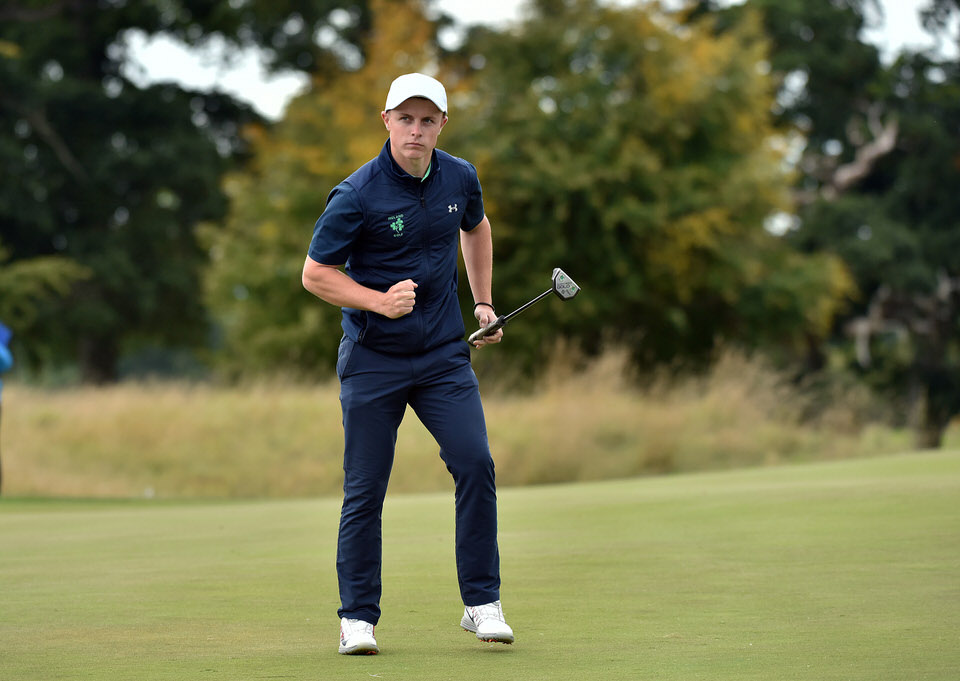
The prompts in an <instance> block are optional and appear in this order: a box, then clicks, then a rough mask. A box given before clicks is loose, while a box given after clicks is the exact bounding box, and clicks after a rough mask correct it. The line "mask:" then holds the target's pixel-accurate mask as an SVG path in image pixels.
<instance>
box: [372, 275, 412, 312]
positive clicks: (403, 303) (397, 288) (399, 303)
mask: <svg viewBox="0 0 960 681" xmlns="http://www.w3.org/2000/svg"><path fill="white" fill-rule="evenodd" d="M416 288H417V284H415V283H414V282H413V281H412V280H410V279H404V280H403V281H398V282H397V283H396V284H394V285H393V286H391V287H390V288H389V289H387V292H386V293H384V294H383V300H382V303H381V309H380V310H379V312H380V314H382V315H383V316H384V317H389V318H390V319H397V318H399V317H402V316H404V315H407V314H410V313H411V312H413V306H414V305H415V304H416V302H417V294H416V291H415V289H416Z"/></svg>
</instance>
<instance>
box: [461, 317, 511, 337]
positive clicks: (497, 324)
mask: <svg viewBox="0 0 960 681" xmlns="http://www.w3.org/2000/svg"><path fill="white" fill-rule="evenodd" d="M506 323H507V320H506V319H505V318H504V316H503V315H500V316H499V317H497V318H496V320H494V321H492V322H490V323H489V324H487V325H486V326H485V327H483V328H482V329H477V330H476V331H474V332H473V333H471V334H470V338H468V339H467V340H468V341H469V342H470V343H472V342H473V341H475V340H479V339H481V338H483V337H484V336H489V335H490V334H491V333H494V332H495V331H496V330H497V329H500V328H503V325H504V324H506Z"/></svg>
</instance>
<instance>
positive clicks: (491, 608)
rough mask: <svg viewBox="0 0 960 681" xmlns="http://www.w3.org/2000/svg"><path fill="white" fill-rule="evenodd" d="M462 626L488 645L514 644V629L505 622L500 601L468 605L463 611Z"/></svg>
mask: <svg viewBox="0 0 960 681" xmlns="http://www.w3.org/2000/svg"><path fill="white" fill-rule="evenodd" d="M460 626H461V627H463V628H464V629H466V630H467V631H470V632H473V633H475V634H476V635H477V638H478V639H480V640H481V641H486V642H487V643H513V629H511V628H510V625H509V624H507V623H506V621H505V620H504V617H503V608H501V607H500V601H494V602H493V603H487V604H485V605H468V606H467V607H465V608H464V609H463V618H462V619H461V620H460Z"/></svg>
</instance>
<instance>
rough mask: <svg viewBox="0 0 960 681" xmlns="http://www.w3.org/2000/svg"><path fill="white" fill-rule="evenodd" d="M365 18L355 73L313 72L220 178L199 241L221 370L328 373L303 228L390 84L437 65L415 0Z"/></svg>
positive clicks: (326, 325)
mask: <svg viewBox="0 0 960 681" xmlns="http://www.w3.org/2000/svg"><path fill="white" fill-rule="evenodd" d="M371 12H372V24H371V26H370V29H369V33H368V34H367V35H366V36H365V39H364V43H363V44H364V46H365V57H364V61H363V63H362V65H360V66H359V67H358V68H356V69H355V70H354V71H352V72H350V73H349V74H346V75H344V76H343V77H339V78H335V79H329V78H323V77H322V74H318V76H317V77H316V78H315V80H314V82H313V87H312V89H311V90H310V91H309V92H307V93H305V94H303V95H301V96H300V97H298V98H296V99H295V100H294V101H292V102H291V103H290V106H289V108H288V110H287V113H286V116H285V117H284V119H283V120H282V121H281V122H279V123H278V124H277V125H276V126H274V127H273V128H272V129H267V128H265V127H264V126H262V125H251V126H248V127H247V128H246V130H245V138H246V139H247V140H248V141H249V143H250V148H251V153H252V162H251V163H250V165H249V166H248V167H247V168H245V169H244V170H243V171H242V172H237V173H233V174H232V175H230V176H229V178H228V179H227V182H226V190H227V193H228V195H229V196H230V198H231V208H230V211H229V214H228V216H227V219H226V221H225V224H224V225H222V226H214V227H211V228H210V229H208V230H207V232H206V237H207V240H208V241H207V243H208V246H209V247H210V249H211V252H212V253H213V259H212V262H211V264H210V267H209V270H208V271H207V276H206V280H205V281H206V286H205V289H206V298H205V299H206V301H207V303H208V304H209V307H210V310H211V311H212V313H213V315H214V316H215V318H216V320H217V323H218V325H219V328H220V329H221V331H222V334H223V351H222V352H220V353H219V354H218V359H219V360H220V364H221V367H222V368H223V369H225V370H226V371H228V372H230V373H233V374H237V373H242V372H256V371H277V370H283V371H287V372H290V373H296V374H297V375H303V373H304V372H307V373H309V374H314V375H322V374H328V373H329V372H330V371H331V370H332V369H333V366H334V359H335V358H336V352H337V346H338V344H339V340H340V335H341V333H340V311H339V309H337V308H335V307H332V306H330V305H326V304H322V303H320V302H318V301H317V300H316V299H315V298H313V297H312V296H310V295H309V294H308V293H306V292H305V291H304V290H303V286H302V284H301V283H300V273H301V270H302V267H303V262H304V258H305V257H306V253H307V246H308V245H309V243H310V237H311V235H312V233H313V225H314V223H315V222H316V220H317V218H318V217H319V216H320V213H322V212H323V208H324V205H325V201H326V197H327V194H328V193H329V192H330V190H331V189H333V187H334V186H335V185H336V184H338V183H339V182H340V181H341V180H343V179H344V178H345V177H347V176H348V175H349V174H350V173H352V172H353V171H354V170H355V169H356V168H357V167H358V166H360V165H361V164H363V163H364V162H366V161H367V160H369V159H370V158H372V157H373V156H375V155H376V154H377V153H378V152H379V151H380V147H381V146H382V145H383V143H384V141H385V139H386V133H385V132H384V130H383V126H382V123H380V121H379V112H380V111H381V110H382V109H383V99H384V97H385V96H386V92H387V89H388V87H389V85H390V82H391V80H392V79H393V78H394V77H395V76H396V75H398V74H399V73H402V72H406V71H416V70H430V69H431V67H432V64H433V63H434V62H435V59H436V51H435V50H436V47H435V38H436V36H435V33H436V25H434V24H433V23H431V22H430V21H428V20H427V19H426V18H425V17H424V14H423V8H422V3H421V2H418V1H417V0H374V1H373V2H371Z"/></svg>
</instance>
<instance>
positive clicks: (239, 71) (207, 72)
mask: <svg viewBox="0 0 960 681" xmlns="http://www.w3.org/2000/svg"><path fill="white" fill-rule="evenodd" d="M622 3H623V4H631V3H630V2H628V1H627V0H622ZM523 4H524V0H499V1H498V2H497V3H487V2H478V1H477V0H437V2H435V6H436V7H437V8H439V9H440V10H441V11H444V12H446V13H447V14H450V15H451V16H453V17H454V18H455V19H456V20H457V21H458V22H459V23H461V24H463V25H467V24H475V23H492V24H497V25H504V24H507V23H509V22H511V21H513V20H515V19H516V18H517V17H518V15H519V12H520V8H521V7H522V6H523ZM925 4H927V0H881V5H882V6H883V8H884V14H885V19H884V22H883V25H882V26H881V27H879V28H876V29H872V30H869V31H868V32H867V33H866V35H865V36H864V37H865V38H866V39H867V40H870V41H872V42H874V43H876V44H877V46H878V47H879V48H880V49H881V52H882V54H883V56H884V58H885V59H888V60H889V59H892V58H893V57H894V56H895V55H896V54H897V53H898V52H899V51H900V50H901V49H902V48H903V47H912V48H918V47H929V46H931V45H932V44H933V41H932V39H931V38H930V36H929V35H928V34H926V33H925V32H924V31H923V29H922V28H921V27H920V20H919V10H920V8H921V7H922V6H924V5H925ZM955 33H956V32H955V31H954V34H955ZM448 38H450V39H454V36H448ZM130 48H131V55H132V56H133V58H134V62H136V63H139V65H140V68H130V69H128V70H127V72H126V75H127V76H128V77H129V78H130V79H131V80H133V81H134V82H136V83H137V84H139V85H141V86H142V85H146V84H148V83H153V82H162V81H169V80H175V81H178V82H182V83H184V84H186V85H187V86H189V87H194V88H197V89H207V88H213V87H218V88H220V89H221V90H225V91H227V92H230V93H232V94H234V95H235V96H237V97H239V98H240V99H243V100H246V101H248V102H250V103H252V104H253V105H254V106H255V107H256V108H257V109H258V110H259V111H260V112H261V113H262V114H263V115H265V116H268V117H270V118H279V117H280V116H281V115H282V114H283V110H284V108H285V107H286V104H287V102H288V101H289V100H290V98H291V97H292V96H294V95H295V94H296V93H297V92H298V91H299V90H300V89H301V88H302V87H303V86H304V84H305V83H306V77H305V76H303V75H302V74H294V73H289V74H285V75H284V74H280V75H273V76H267V75H266V73H265V71H264V69H263V67H262V66H261V65H260V63H259V60H258V58H257V55H256V53H255V52H252V51H251V52H249V53H246V54H244V55H243V56H242V57H240V58H238V59H237V60H236V61H235V63H234V65H233V66H232V67H231V68H224V67H223V66H222V65H218V64H217V62H218V61H219V60H218V59H217V58H216V56H217V55H216V54H213V55H212V56H211V55H207V57H206V58H204V56H203V55H201V54H198V53H197V52H191V51H189V50H187V49H186V48H184V47H183V46H181V45H178V44H176V43H175V42H174V41H172V40H170V39H168V38H164V37H156V38H154V39H152V40H150V41H148V40H146V38H145V37H144V36H143V35H142V34H140V35H138V34H133V35H131V37H130ZM944 51H945V53H946V54H948V55H950V56H956V46H955V45H950V46H945V47H944Z"/></svg>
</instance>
